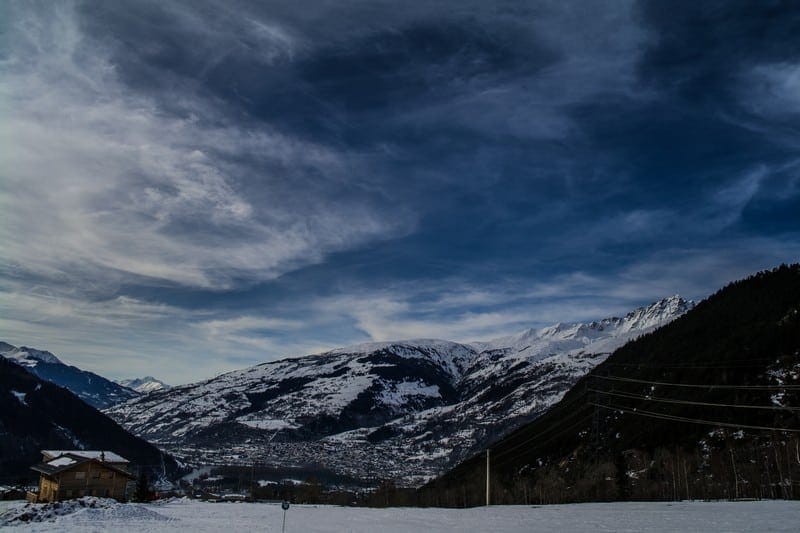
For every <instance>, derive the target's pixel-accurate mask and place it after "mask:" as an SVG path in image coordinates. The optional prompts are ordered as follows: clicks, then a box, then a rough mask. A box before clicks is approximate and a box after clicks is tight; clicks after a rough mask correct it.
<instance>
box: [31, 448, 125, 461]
mask: <svg viewBox="0 0 800 533" xmlns="http://www.w3.org/2000/svg"><path fill="white" fill-rule="evenodd" d="M42 453H43V454H46V455H48V456H50V457H58V456H60V455H65V454H68V453H71V454H72V455H77V456H79V457H85V458H86V459H97V460H100V458H101V457H103V458H104V460H105V461H106V462H107V463H127V462H128V460H127V459H125V458H124V457H122V456H121V455H117V454H116V453H114V452H110V451H108V450H42ZM50 464H53V463H50Z"/></svg>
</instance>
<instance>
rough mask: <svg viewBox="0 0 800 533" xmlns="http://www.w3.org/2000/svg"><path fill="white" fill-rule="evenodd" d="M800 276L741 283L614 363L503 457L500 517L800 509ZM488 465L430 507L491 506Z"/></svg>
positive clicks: (506, 443) (498, 467) (494, 460)
mask: <svg viewBox="0 0 800 533" xmlns="http://www.w3.org/2000/svg"><path fill="white" fill-rule="evenodd" d="M799 432H800V265H792V266H786V265H782V266H780V267H779V268H776V269H774V270H772V271H767V272H761V273H759V274H756V275H754V276H752V277H750V278H748V279H745V280H742V281H738V282H735V283H732V284H730V285H728V286H727V287H725V288H724V289H722V290H720V291H718V292H717V293H716V294H714V295H712V296H711V297H709V298H708V299H707V300H705V301H703V302H701V303H700V304H698V305H697V306H696V307H695V308H694V309H693V310H692V311H690V312H688V313H687V314H685V315H684V316H682V317H681V318H679V319H677V320H675V321H674V322H672V323H670V324H669V325H667V326H665V327H663V328H661V329H658V330H656V331H655V332H653V333H650V334H647V335H644V336H642V337H640V338H639V339H637V340H635V341H632V342H630V343H628V344H626V345H625V346H623V347H622V348H620V349H618V350H617V351H616V352H614V353H613V354H612V355H611V356H610V357H609V358H608V359H607V360H606V361H605V362H604V363H602V364H600V365H598V366H597V367H596V368H595V369H594V370H593V371H592V372H591V373H589V374H587V375H586V376H585V377H584V378H582V379H581V380H580V381H579V382H578V383H577V384H576V386H575V387H574V388H573V389H572V390H570V392H569V393H567V394H566V395H565V397H564V398H563V399H562V401H561V402H559V403H558V404H556V405H555V406H554V407H553V408H552V409H551V410H549V411H548V412H547V413H546V414H544V415H543V416H541V417H540V418H538V419H537V420H535V421H533V422H532V423H530V424H528V425H526V426H524V427H522V428H521V429H519V430H518V431H516V432H514V433H512V434H511V435H509V436H508V437H507V438H504V439H502V440H501V441H499V442H497V443H495V444H494V445H492V446H491V455H490V457H491V494H492V496H491V498H492V503H530V502H541V503H556V502H571V501H597V500H615V499H683V498H744V497H747V498H798V497H800V442H799V441H798V436H799ZM485 463H486V458H485V454H479V455H478V456H475V457H473V458H472V459H470V460H468V461H466V462H464V463H462V464H461V465H459V466H458V467H456V468H455V469H454V470H452V471H451V472H449V473H447V474H446V475H444V476H443V477H441V478H440V479H438V480H436V481H435V482H432V483H431V484H429V485H428V486H426V487H425V488H424V489H423V490H422V491H421V493H420V498H421V501H422V502H423V503H427V504H435V505H453V506H462V505H463V506H467V505H478V504H482V503H484V498H485V492H484V491H485V488H484V487H485V479H486V478H485V466H486V465H485Z"/></svg>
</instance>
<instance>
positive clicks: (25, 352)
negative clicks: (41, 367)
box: [0, 342, 63, 366]
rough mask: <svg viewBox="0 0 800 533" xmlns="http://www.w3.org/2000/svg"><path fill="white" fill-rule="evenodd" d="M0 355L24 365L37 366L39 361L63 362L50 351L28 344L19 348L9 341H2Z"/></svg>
mask: <svg viewBox="0 0 800 533" xmlns="http://www.w3.org/2000/svg"><path fill="white" fill-rule="evenodd" d="M0 355H2V356H3V357H5V358H6V359H12V360H14V361H15V362H16V363H18V364H21V365H23V366H36V364H37V363H48V364H52V365H58V364H63V363H61V360H60V359H59V358H58V357H56V356H55V355H53V354H52V353H50V352H47V351H43V350H35V349H33V348H28V347H27V346H20V347H19V348H17V347H16V346H13V345H11V344H8V343H7V342H0Z"/></svg>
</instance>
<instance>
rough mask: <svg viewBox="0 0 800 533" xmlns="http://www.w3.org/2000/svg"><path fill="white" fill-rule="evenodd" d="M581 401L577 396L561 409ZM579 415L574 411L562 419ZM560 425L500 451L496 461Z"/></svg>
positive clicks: (555, 425) (549, 427)
mask: <svg viewBox="0 0 800 533" xmlns="http://www.w3.org/2000/svg"><path fill="white" fill-rule="evenodd" d="M580 399H582V397H581V396H580V395H576V396H575V397H574V398H572V399H571V400H570V401H568V402H567V403H565V404H563V405H561V406H560V407H561V408H564V407H567V406H569V405H572V404H574V403H575V402H577V401H578V400H580ZM560 403H561V402H559V404H560ZM559 404H555V405H559ZM555 405H554V406H553V407H555ZM551 409H552V407H551ZM548 412H550V411H549V410H548ZM578 413H580V410H576V411H573V413H572V414H571V415H567V416H566V417H565V418H562V419H561V422H564V421H565V420H569V419H570V418H572V417H573V416H575V415H576V414H578ZM559 425H560V424H554V425H551V426H548V428H547V429H545V430H544V431H541V432H539V433H537V434H536V435H534V436H532V437H529V438H527V439H525V440H523V441H522V442H519V443H517V444H515V445H514V446H512V447H510V448H506V449H505V450H502V451H500V452H495V454H494V457H495V459H496V458H497V457H498V456H503V455H505V454H508V453H511V452H512V451H514V450H516V449H518V448H520V447H521V446H524V445H525V444H527V443H529V442H532V441H534V440H536V439H537V438H539V437H541V436H542V435H544V434H546V433H549V432H551V431H553V430H554V429H556V428H558V427H559Z"/></svg>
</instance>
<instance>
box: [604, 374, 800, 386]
mask: <svg viewBox="0 0 800 533" xmlns="http://www.w3.org/2000/svg"><path fill="white" fill-rule="evenodd" d="M591 377H593V378H597V379H606V380H609V381H623V382H626V383H643V384H645V385H662V386H665V387H689V388H693V389H738V390H800V385H716V384H708V385H701V384H699V383H668V382H665V381H648V380H645V379H634V378H623V377H619V376H600V375H594V374H593V375H592V376H591Z"/></svg>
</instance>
